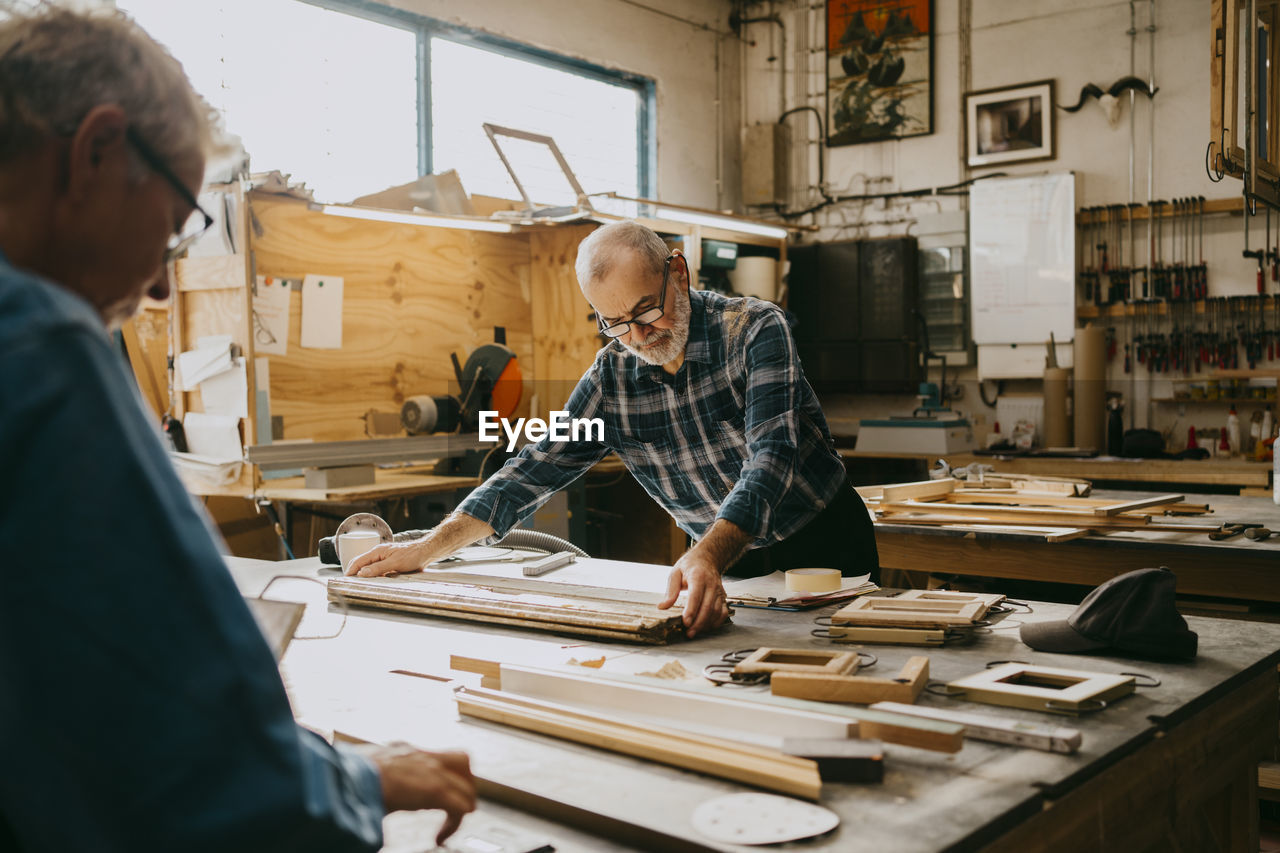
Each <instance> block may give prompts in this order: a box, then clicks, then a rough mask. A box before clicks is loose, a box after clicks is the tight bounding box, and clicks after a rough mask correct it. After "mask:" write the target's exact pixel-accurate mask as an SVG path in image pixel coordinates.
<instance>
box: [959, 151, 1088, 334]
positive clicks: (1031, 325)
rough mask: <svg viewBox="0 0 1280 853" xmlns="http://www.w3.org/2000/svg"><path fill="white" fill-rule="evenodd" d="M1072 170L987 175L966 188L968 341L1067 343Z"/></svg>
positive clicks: (1071, 315)
mask: <svg viewBox="0 0 1280 853" xmlns="http://www.w3.org/2000/svg"><path fill="white" fill-rule="evenodd" d="M1075 208H1076V181H1075V174H1074V173H1072V172H1061V173H1056V174H1050V175H1033V176H1030V177H1018V178H990V179H987V180H982V181H978V182H977V183H975V184H974V185H973V186H972V187H971V188H970V190H969V258H970V263H971V264H972V266H971V270H970V276H971V278H970V281H971V286H972V294H971V297H972V298H971V300H970V306H971V307H970V310H971V312H972V318H971V319H972V324H973V341H974V343H976V344H1031V343H1040V344H1042V343H1044V342H1045V341H1047V340H1049V333H1050V332H1053V335H1054V337H1055V338H1056V339H1057V341H1058V342H1060V343H1066V342H1067V341H1070V340H1071V339H1072V337H1073V335H1074V331H1075V323H1076V250H1075V245H1076V242H1075V233H1076V229H1075Z"/></svg>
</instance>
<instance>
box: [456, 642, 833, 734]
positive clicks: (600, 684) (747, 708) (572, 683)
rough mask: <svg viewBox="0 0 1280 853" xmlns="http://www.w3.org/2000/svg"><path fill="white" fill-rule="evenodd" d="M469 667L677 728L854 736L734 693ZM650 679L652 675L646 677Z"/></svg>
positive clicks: (535, 694)
mask: <svg viewBox="0 0 1280 853" xmlns="http://www.w3.org/2000/svg"><path fill="white" fill-rule="evenodd" d="M461 660H462V661H463V662H464V665H463V666H459V667H455V669H465V670H466V671H468V672H479V671H481V670H480V669H479V668H478V667H479V666H480V665H483V666H484V667H485V668H486V671H487V668H488V667H490V666H496V667H500V670H501V681H502V689H503V690H504V691H505V692H508V693H515V694H518V695H521V696H527V697H530V698H534V699H543V700H547V701H552V702H560V703H563V704H567V705H573V706H575V707H585V708H590V709H593V710H596V711H603V712H609V713H613V714H623V715H626V716H629V717H632V718H643V719H644V721H645V722H655V723H656V722H662V723H665V724H666V725H669V726H670V727H672V728H676V729H681V728H683V729H686V730H687V729H688V727H689V726H690V725H693V726H695V727H696V728H698V729H705V728H707V727H713V728H715V729H719V730H720V731H722V732H728V731H733V732H746V733H751V734H755V735H763V736H765V737H770V738H777V739H779V740H780V739H781V738H784V737H787V736H790V735H794V734H795V733H796V732H797V731H803V732H807V733H809V734H810V735H812V736H813V737H829V738H849V737H857V735H858V723H857V721H855V720H851V719H849V718H848V717H843V716H834V715H831V714H825V713H820V712H816V711H808V710H800V709H794V708H782V707H778V706H773V705H759V704H753V703H747V702H739V701H737V699H735V698H731V697H724V696H715V695H709V694H704V693H691V692H687V691H681V690H673V689H669V688H666V687H662V686H659V685H651V684H641V683H633V682H624V681H619V680H612V679H609V678H603V677H601V676H600V675H599V674H598V673H595V674H592V675H579V674H577V673H570V672H562V671H560V670H554V669H546V668H543V667H529V666H518V665H515V664H498V663H495V662H492V661H472V660H470V659H461ZM650 680H652V679H650Z"/></svg>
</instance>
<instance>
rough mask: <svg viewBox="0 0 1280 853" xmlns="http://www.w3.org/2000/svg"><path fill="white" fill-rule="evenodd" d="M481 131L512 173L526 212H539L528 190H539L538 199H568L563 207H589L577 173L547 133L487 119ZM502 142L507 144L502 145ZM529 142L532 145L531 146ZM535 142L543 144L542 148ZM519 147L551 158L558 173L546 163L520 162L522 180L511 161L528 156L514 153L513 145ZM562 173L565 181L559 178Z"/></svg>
mask: <svg viewBox="0 0 1280 853" xmlns="http://www.w3.org/2000/svg"><path fill="white" fill-rule="evenodd" d="M484 132H485V135H487V136H488V137H489V141H490V142H491V143H493V148H494V150H495V151H497V152H498V159H500V160H501V161H502V165H503V166H505V167H506V169H507V173H508V174H509V175H511V180H512V182H514V183H515V185H516V189H517V190H519V191H520V198H521V199H523V200H524V205H525V213H526V214H530V215H532V214H534V213H538V212H539V211H537V210H536V207H537V205H536V203H535V201H534V197H533V196H531V195H530V191H531V190H532V192H534V193H540V194H541V196H542V197H540V198H539V199H538V201H540V202H555V203H562V202H569V204H567V205H565V206H566V207H570V208H573V207H576V208H581V209H584V210H588V211H589V210H591V201H590V199H588V198H587V194H586V192H585V191H584V190H583V189H582V185H581V184H579V183H578V177H577V176H576V175H575V174H574V173H573V169H570V168H569V163H568V161H566V160H565V159H564V155H563V154H561V153H560V147H559V146H558V145H556V141H555V140H554V139H552V138H551V137H550V136H545V135H543V134H541V133H530V132H528V131H525V130H517V129H515V128H511V127H502V126H501V125H496V124H490V123H488V122H485V123H484ZM504 143H505V145H506V148H504V147H503V146H504ZM513 146H514V148H513ZM530 146H534V147H533V148H531V149H530ZM537 146H542V148H538V147H537ZM521 147H523V148H524V149H527V150H533V151H536V152H538V153H537V155H535V156H536V159H542V160H547V159H550V160H553V161H554V162H555V164H556V166H558V167H559V169H560V173H561V175H560V176H557V175H554V174H553V170H552V169H551V168H550V167H549V166H547V165H545V164H542V165H539V164H536V163H529V162H520V163H519V166H520V172H521V173H522V174H524V180H523V181H522V180H521V179H520V176H519V175H517V174H516V171H517V169H516V165H514V163H515V162H516V161H520V160H522V159H528V158H520V157H517V156H516V149H518V148H521ZM543 149H545V150H543ZM561 176H562V177H563V181H564V183H561V182H560V180H559V178H560V177H561ZM548 194H550V195H554V196H557V197H556V198H548V197H546V196H547V195H548ZM571 197H572V198H571ZM549 215H550V214H549ZM557 215H558V214H557Z"/></svg>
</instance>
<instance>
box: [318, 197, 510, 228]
mask: <svg viewBox="0 0 1280 853" xmlns="http://www.w3.org/2000/svg"><path fill="white" fill-rule="evenodd" d="M311 209H312V210H318V211H320V212H321V213H327V214H328V215H330V216H346V217H349V218H351V219H372V220H374V221H375V222H399V223H401V224H404V225H434V226H436V227H437V228H463V229H466V230H467V231H498V232H503V233H510V232H511V231H514V230H515V226H513V225H512V224H511V223H509V222H494V221H493V220H492V219H483V218H481V217H469V216H440V215H438V214H433V213H414V212H412V211H409V210H381V209H379V208H376V207H349V206H347V205H344V204H313V205H311Z"/></svg>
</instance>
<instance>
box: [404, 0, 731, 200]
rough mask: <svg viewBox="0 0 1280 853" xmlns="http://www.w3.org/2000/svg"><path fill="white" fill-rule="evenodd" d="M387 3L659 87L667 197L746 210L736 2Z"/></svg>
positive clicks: (661, 171) (662, 186) (661, 190)
mask: <svg viewBox="0 0 1280 853" xmlns="http://www.w3.org/2000/svg"><path fill="white" fill-rule="evenodd" d="M386 5H390V6H395V7H397V8H400V9H404V10H407V11H411V12H416V13H418V14H421V15H425V16H427V17H431V18H435V19H437V20H440V21H445V22H447V23H450V24H457V25H460V26H465V27H470V28H472V29H475V30H481V31H483V32H486V33H491V34H493V35H498V36H503V37H505V38H508V39H511V40H513V41H518V42H521V43H524V44H528V45H532V46H534V47H539V48H543V49H545V50H549V51H552V52H554V53H558V54H560V55H562V56H568V57H573V58H576V59H583V60H586V61H589V62H592V63H595V64H597V65H601V66H604V67H606V68H616V69H619V70H623V71H629V72H632V73H635V74H641V75H644V76H645V77H649V78H652V79H653V80H654V81H656V84H657V117H656V126H657V148H658V153H657V160H658V173H657V181H656V192H657V195H658V197H659V198H661V199H663V200H664V201H670V202H674V203H677V204H689V205H695V206H701V207H716V208H720V207H734V206H736V205H737V203H738V200H739V198H740V195H739V192H738V174H739V168H738V157H739V153H738V152H739V143H738V139H739V134H738V129H739V127H740V126H741V122H742V118H741V109H740V107H741V103H742V99H741V95H740V91H741V90H740V88H739V87H740V81H741V67H740V61H741V56H742V54H741V50H740V49H739V42H738V39H737V37H736V36H734V34H733V33H732V32H730V30H729V12H730V9H731V4H730V3H729V2H728V0H645V2H644V3H643V4H641V3H633V2H625V0H586V2H584V1H583V0H538V2H528V0H485V2H483V3H458V2H456V0H453V2H451V0H391V1H390V2H387V4H386ZM725 176H729V177H725Z"/></svg>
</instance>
